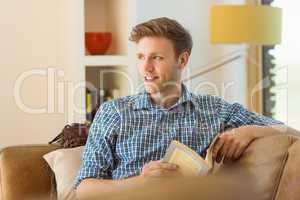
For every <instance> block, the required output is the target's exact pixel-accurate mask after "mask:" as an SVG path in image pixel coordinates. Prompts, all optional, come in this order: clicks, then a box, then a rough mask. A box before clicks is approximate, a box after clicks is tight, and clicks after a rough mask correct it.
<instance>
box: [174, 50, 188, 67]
mask: <svg viewBox="0 0 300 200" xmlns="http://www.w3.org/2000/svg"><path fill="white" fill-rule="evenodd" d="M189 57H190V55H189V53H188V52H187V51H184V52H182V53H181V54H180V55H179V56H178V61H177V63H178V64H179V65H180V68H184V67H185V66H186V65H187V63H188V61H189Z"/></svg>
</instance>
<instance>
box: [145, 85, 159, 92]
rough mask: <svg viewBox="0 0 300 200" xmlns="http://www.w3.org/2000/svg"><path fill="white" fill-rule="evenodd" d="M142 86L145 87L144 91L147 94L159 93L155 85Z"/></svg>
mask: <svg viewBox="0 0 300 200" xmlns="http://www.w3.org/2000/svg"><path fill="white" fill-rule="evenodd" d="M144 86H145V90H146V92H147V93H150V94H155V93H157V92H159V87H157V86H156V85H153V84H151V85H150V84H145V85H144Z"/></svg>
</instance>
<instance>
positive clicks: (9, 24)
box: [0, 0, 78, 148]
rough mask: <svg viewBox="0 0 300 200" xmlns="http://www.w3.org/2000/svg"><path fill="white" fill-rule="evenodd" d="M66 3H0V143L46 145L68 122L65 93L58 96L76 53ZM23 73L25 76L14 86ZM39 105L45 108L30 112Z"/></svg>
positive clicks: (54, 0) (15, 0)
mask: <svg viewBox="0 0 300 200" xmlns="http://www.w3.org/2000/svg"><path fill="white" fill-rule="evenodd" d="M70 5H72V4H70V3H69V4H68V1H60V0H48V1H39V0H28V1H19V0H10V1H3V2H2V4H1V6H0V27H1V36H0V74H1V79H0V91H1V100H0V102H1V104H0V110H1V115H0V120H1V125H0V148H2V147H5V146H10V145H16V144H32V143H44V144H45V143H47V142H48V141H50V140H51V139H52V138H53V137H54V136H56V135H57V134H58V133H59V132H60V131H61V129H62V128H63V127H64V125H65V124H66V123H67V119H68V115H69V113H71V112H69V110H67V109H68V102H67V98H66V97H67V96H65V95H66V93H65V94H63V95H60V97H59V93H58V83H59V82H65V83H67V82H68V81H70V80H71V77H72V76H73V75H72V73H73V70H74V68H75V67H76V65H74V63H72V62H73V61H74V59H70V58H71V57H75V56H76V55H71V54H74V51H73V50H75V49H76V47H74V44H76V42H75V43H74V38H72V37H70V36H72V35H74V34H73V33H74V31H73V30H72V28H71V27H72V26H73V24H72V23H70V22H71V19H73V18H74V17H73V16H72V14H71V12H70V10H71V9H73V8H71V7H70ZM73 10H74V9H73ZM76 52H78V50H76ZM58 71H62V72H63V73H64V75H63V76H59V75H58ZM36 72H39V73H41V74H36ZM26 73H27V76H26ZM48 75H49V76H51V77H52V78H49V77H48ZM52 75H54V76H52ZM22 76H23V77H26V78H25V79H24V80H23V81H22V82H21V83H20V87H17V83H18V80H19V81H21V80H22ZM52 81H53V82H52ZM63 87H64V88H66V87H67V86H66V85H63ZM15 89H16V90H15ZM14 92H17V93H14ZM18 94H20V99H19V100H20V101H17V99H18ZM59 98H61V99H59ZM59 101H62V103H61V104H60V106H62V107H61V108H59V107H58V104H59ZM26 108H27V109H26ZM28 108H31V111H29V110H28ZM37 109H44V111H42V112H40V113H39V114H36V113H32V112H35V111H37ZM59 109H60V110H59Z"/></svg>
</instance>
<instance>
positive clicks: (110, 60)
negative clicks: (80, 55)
mask: <svg viewBox="0 0 300 200" xmlns="http://www.w3.org/2000/svg"><path fill="white" fill-rule="evenodd" d="M84 64H85V66H98V67H101V66H121V65H122V66H124V65H125V66H128V64H129V57H128V56H119V55H104V56H85V58H84Z"/></svg>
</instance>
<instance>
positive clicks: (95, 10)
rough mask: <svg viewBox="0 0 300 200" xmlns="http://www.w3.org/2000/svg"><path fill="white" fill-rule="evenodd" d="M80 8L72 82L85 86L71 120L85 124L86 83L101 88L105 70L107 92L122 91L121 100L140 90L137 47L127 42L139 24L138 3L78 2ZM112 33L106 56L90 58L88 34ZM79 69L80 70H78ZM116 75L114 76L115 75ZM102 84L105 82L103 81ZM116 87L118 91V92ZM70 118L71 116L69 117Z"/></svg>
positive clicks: (79, 89) (116, 0)
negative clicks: (86, 33) (110, 90)
mask: <svg viewBox="0 0 300 200" xmlns="http://www.w3.org/2000/svg"><path fill="white" fill-rule="evenodd" d="M79 2H80V3H78V4H77V5H78V7H77V11H78V12H77V14H78V16H79V17H78V16H76V18H77V23H78V24H77V29H79V30H76V31H77V33H76V35H77V39H78V41H76V43H77V46H78V49H77V51H76V52H75V54H76V55H77V57H76V59H74V60H76V61H77V63H76V64H75V63H74V66H75V67H74V69H72V71H73V75H72V77H73V78H72V79H73V81H74V82H75V83H82V84H81V87H77V88H76V95H74V103H73V105H74V106H75V107H77V108H78V107H79V108H80V109H76V108H75V107H74V108H73V111H72V113H70V114H71V115H73V116H72V117H69V118H71V119H74V120H73V121H80V122H82V121H85V113H86V86H84V85H85V82H86V81H87V82H88V83H89V84H93V85H95V87H99V81H100V80H99V73H100V71H103V70H106V72H107V71H110V72H111V73H106V74H105V75H104V76H105V78H104V79H105V80H104V82H105V87H107V88H104V89H119V90H120V94H121V96H126V95H130V94H131V93H133V91H134V90H135V87H136V86H137V77H138V76H137V71H138V70H136V67H135V66H136V63H135V53H134V51H135V49H134V44H133V43H132V42H130V41H128V37H129V33H130V31H131V28H132V27H133V26H134V25H135V24H136V18H137V17H136V3H137V2H136V0H79ZM102 31H103V32H107V31H109V32H112V43H111V45H110V48H109V50H108V51H107V52H106V54H105V55H89V54H88V53H87V51H86V50H85V42H84V40H85V38H84V36H85V32H102ZM76 66H77V67H76ZM113 72H115V74H113ZM129 79H130V80H129ZM101 81H102V82H103V80H101ZM115 87H117V88H115ZM71 109H72V108H71ZM70 114H69V115H70Z"/></svg>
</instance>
